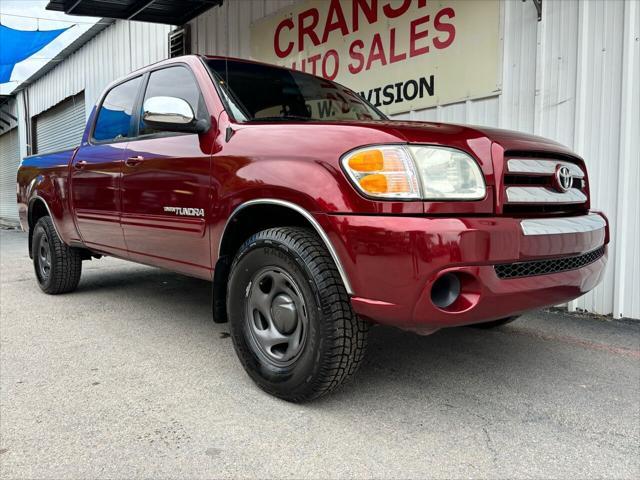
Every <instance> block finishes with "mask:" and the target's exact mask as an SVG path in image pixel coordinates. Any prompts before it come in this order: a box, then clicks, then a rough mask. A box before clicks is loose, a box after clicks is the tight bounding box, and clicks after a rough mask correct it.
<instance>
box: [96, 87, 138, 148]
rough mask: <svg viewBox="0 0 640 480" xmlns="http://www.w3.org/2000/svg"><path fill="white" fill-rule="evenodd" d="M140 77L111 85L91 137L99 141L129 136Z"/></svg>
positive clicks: (115, 139)
mask: <svg viewBox="0 0 640 480" xmlns="http://www.w3.org/2000/svg"><path fill="white" fill-rule="evenodd" d="M141 81H142V77H137V78H134V79H133V80H129V81H127V82H124V83H121V84H120V85H118V86H116V87H113V88H112V89H111V91H109V93H107V96H106V97H105V99H104V101H103V102H102V105H101V106H100V111H99V112H98V119H97V120H96V126H95V128H94V129H93V139H94V140H97V141H99V142H104V141H108V140H114V141H117V140H120V139H122V138H127V137H128V136H129V126H130V125H131V116H132V115H133V106H134V103H135V102H136V97H137V95H138V89H139V88H140V82H141Z"/></svg>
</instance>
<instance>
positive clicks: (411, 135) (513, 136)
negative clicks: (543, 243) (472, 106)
mask: <svg viewBox="0 0 640 480" xmlns="http://www.w3.org/2000/svg"><path fill="white" fill-rule="evenodd" d="M350 123H351V124H353V125H358V126H362V127H369V128H375V129H379V130H382V131H384V132H386V133H388V134H391V135H394V136H396V137H398V139H399V140H402V141H405V142H408V143H429V144H436V145H452V144H456V143H458V142H460V141H461V140H463V141H466V142H470V143H471V144H473V143H474V140H480V139H485V140H489V141H490V142H492V143H496V144H498V145H500V146H501V147H502V148H503V149H504V150H505V151H526V152H532V151H538V152H552V153H555V154H561V155H570V156H572V157H575V156H576V155H575V154H574V153H573V152H572V151H571V150H569V149H568V148H567V147H565V146H564V145H562V144H560V143H558V142H555V141H553V140H549V139H548V138H544V137H539V136H537V135H531V134H529V133H523V132H516V131H513V130H505V129H499V128H491V127H483V126H475V125H460V124H455V123H439V122H416V121H394V120H389V121H359V122H350Z"/></svg>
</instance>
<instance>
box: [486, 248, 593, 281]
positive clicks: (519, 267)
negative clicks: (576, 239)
mask: <svg viewBox="0 0 640 480" xmlns="http://www.w3.org/2000/svg"><path fill="white" fill-rule="evenodd" d="M603 255H604V246H603V247H600V248H598V249H596V250H593V251H591V252H588V253H585V254H583V255H577V256H574V257H564V258H553V259H549V260H534V261H531V262H517V263H503V264H500V265H495V266H494V268H495V271H496V275H498V278H500V279H502V280H504V279H508V278H520V277H532V276H534V275H548V274H551V273H558V272H566V271H568V270H576V269H578V268H582V267H584V266H586V265H589V264H590V263H593V262H595V261H596V260H598V259H599V258H600V257H602V256H603Z"/></svg>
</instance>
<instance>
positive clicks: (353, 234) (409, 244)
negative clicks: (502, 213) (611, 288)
mask: <svg viewBox="0 0 640 480" xmlns="http://www.w3.org/2000/svg"><path fill="white" fill-rule="evenodd" d="M316 219H317V220H318V222H319V223H320V224H321V225H322V227H323V228H324V230H325V232H326V233H327V235H328V237H329V239H330V240H331V243H332V244H333V247H334V249H335V251H336V253H337V255H338V257H339V258H340V261H341V263H342V268H343V270H344V272H345V274H346V275H347V276H348V278H349V281H350V284H351V288H352V298H351V303H352V306H353V308H354V310H355V311H356V313H358V314H359V315H361V316H363V317H365V318H368V319H370V320H373V321H375V322H379V323H385V324H391V325H396V326H399V327H403V328H407V329H416V330H424V331H428V330H429V329H437V328H442V327H449V326H458V325H466V324H472V323H478V322H485V321H490V320H495V319H500V318H504V317H507V316H511V315H517V314H520V313H523V312H526V311H528V310H531V309H535V308H541V307H546V306H551V305H557V304H559V303H564V302H567V301H569V300H572V299H574V298H577V297H579V296H581V295H583V294H584V293H586V292H588V291H589V290H591V289H593V288H594V287H595V286H596V285H597V284H598V283H599V282H600V280H601V278H602V275H603V273H604V268H605V264H606V260H607V248H606V244H607V243H608V242H609V230H608V223H607V220H606V218H605V217H604V216H603V215H601V214H599V213H592V214H590V215H585V216H583V217H568V218H565V219H558V218H552V219H551V218H550V219H535V220H534V219H527V220H522V219H518V218H508V217H494V218H490V217H469V218H423V217H422V218H420V217H394V216H364V215H326V214H320V215H316ZM603 246H605V247H604V252H603V253H602V252H600V254H598V255H597V256H596V258H595V260H593V261H590V262H589V263H588V264H584V265H581V266H578V267H577V268H573V269H568V270H564V271H560V272H554V273H544V274H535V275H531V276H518V277H515V278H502V279H501V278H500V277H499V276H498V274H497V273H496V268H495V266H496V265H502V264H512V263H517V262H530V261H536V260H542V259H545V260H546V259H560V258H566V257H574V256H579V255H582V254H586V253H589V252H593V251H596V250H597V249H599V248H600V247H603ZM447 272H455V274H456V275H457V276H458V277H459V278H460V280H461V294H460V297H459V300H456V302H454V303H453V304H452V305H451V306H449V307H446V308H439V307H437V306H436V305H434V303H433V302H432V300H431V288H432V286H433V284H434V282H435V281H436V280H437V279H438V278H440V277H441V276H442V275H443V274H445V273H447Z"/></svg>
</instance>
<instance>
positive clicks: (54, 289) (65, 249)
mask: <svg viewBox="0 0 640 480" xmlns="http://www.w3.org/2000/svg"><path fill="white" fill-rule="evenodd" d="M32 242H33V243H32V244H31V252H32V254H33V267H34V269H35V273H36V279H37V280H38V285H39V286H40V289H41V290H42V291H43V292H45V293H48V294H50V295H56V294H59V293H68V292H72V291H73V290H75V289H76V287H77V286H78V282H79V281H80V275H81V273H82V256H81V255H80V252H79V251H78V250H77V249H75V248H71V247H69V246H67V245H66V244H65V243H64V242H63V241H62V240H61V239H60V237H58V234H57V233H56V230H55V228H54V227H53V221H52V220H51V217H48V216H45V217H41V218H40V219H39V220H38V222H37V223H36V226H35V227H34V231H33V240H32Z"/></svg>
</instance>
